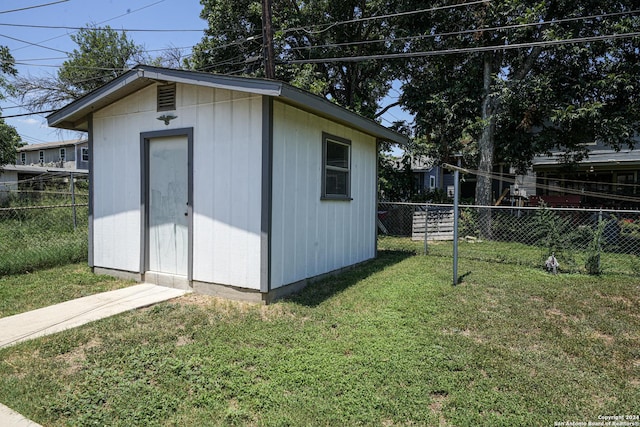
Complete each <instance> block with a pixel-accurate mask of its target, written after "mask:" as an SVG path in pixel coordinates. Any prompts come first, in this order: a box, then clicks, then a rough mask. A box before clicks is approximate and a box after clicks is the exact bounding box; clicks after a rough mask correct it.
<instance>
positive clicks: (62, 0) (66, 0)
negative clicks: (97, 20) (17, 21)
mask: <svg viewBox="0 0 640 427" xmlns="http://www.w3.org/2000/svg"><path fill="white" fill-rule="evenodd" d="M68 1H69V0H59V1H54V2H52V3H45V4H39V5H36V6H28V7H22V8H20V9H12V10H3V11H2V12H0V14H2V13H12V12H20V11H22V10H30V9H36V8H38V7H45V6H52V5H54V4H58V3H65V2H68Z"/></svg>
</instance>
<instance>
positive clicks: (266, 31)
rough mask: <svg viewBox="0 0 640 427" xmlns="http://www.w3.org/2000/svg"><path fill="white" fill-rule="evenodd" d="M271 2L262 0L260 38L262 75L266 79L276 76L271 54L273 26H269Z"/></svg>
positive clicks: (270, 0)
mask: <svg viewBox="0 0 640 427" xmlns="http://www.w3.org/2000/svg"><path fill="white" fill-rule="evenodd" d="M271 2H272V0H262V39H263V40H264V49H263V56H264V75H265V77H266V78H268V79H275V78H276V66H275V63H274V54H273V28H272V27H271Z"/></svg>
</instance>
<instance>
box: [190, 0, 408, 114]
mask: <svg viewBox="0 0 640 427" xmlns="http://www.w3.org/2000/svg"><path fill="white" fill-rule="evenodd" d="M201 4H202V5H203V10H202V14H201V17H202V18H203V19H205V20H206V21H207V22H208V28H207V29H206V30H205V37H204V38H203V39H202V41H201V42H200V43H199V44H198V45H197V46H195V47H194V53H193V56H192V58H191V59H190V61H189V65H190V67H191V68H194V69H197V70H202V71H211V72H218V73H227V74H228V73H232V74H233V73H237V74H244V75H251V76H261V77H262V76H264V71H263V66H262V59H263V53H262V51H263V35H262V4H261V2H260V1H256V0H238V1H233V2H231V1H227V0H201ZM395 8H396V2H395V1H392V0H369V1H365V0H311V1H297V0H274V1H273V28H274V51H275V56H276V58H275V61H276V78H277V79H279V80H282V81H286V82H290V83H292V84H293V85H295V86H297V87H300V88H303V89H306V90H309V91H311V92H313V93H316V94H318V95H321V96H324V97H326V98H328V99H331V100H333V101H335V102H336V103H338V104H340V105H342V106H344V107H346V108H349V109H351V110H354V111H356V112H359V113H360V114H362V115H364V116H367V117H371V118H373V117H374V116H375V114H376V111H377V110H378V105H379V103H380V101H381V100H382V98H383V97H384V96H385V95H386V93H387V92H388V90H389V88H390V83H391V81H392V80H393V76H394V73H395V69H394V65H395V64H394V63H393V62H391V61H376V60H373V59H372V60H366V61H358V62H350V61H333V60H332V61H326V62H319V63H297V62H296V61H308V60H316V59H322V58H332V57H340V56H363V55H364V56H371V55H376V54H379V53H383V52H385V53H386V52H388V51H389V46H388V45H387V44H385V43H384V40H388V39H390V38H393V35H394V31H395V30H394V28H393V27H391V26H390V25H388V22H387V21H386V20H384V19H371V20H368V19H367V18H369V17H372V16H380V15H384V14H385V13H387V12H388V11H389V10H394V9H395ZM370 39H375V40H379V41H380V42H379V43H373V44H371V43H364V44H362V43H358V41H362V40H370Z"/></svg>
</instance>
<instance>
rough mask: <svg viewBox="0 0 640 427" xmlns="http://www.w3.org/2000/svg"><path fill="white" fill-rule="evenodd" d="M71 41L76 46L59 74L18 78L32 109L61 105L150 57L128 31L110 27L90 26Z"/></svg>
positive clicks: (18, 89)
mask: <svg viewBox="0 0 640 427" xmlns="http://www.w3.org/2000/svg"><path fill="white" fill-rule="evenodd" d="M71 40H73V41H74V42H75V43H76V44H77V48H76V49H74V50H73V52H71V53H69V54H67V56H68V59H67V60H66V61H65V62H64V63H63V64H62V66H61V67H60V68H59V69H58V72H57V74H55V75H46V76H40V77H34V76H31V75H27V76H23V77H20V78H18V79H16V81H15V83H14V85H15V89H16V93H17V94H18V96H20V97H21V98H22V102H23V103H25V104H26V105H27V108H28V109H30V110H31V111H38V110H43V109H55V108H59V107H61V106H62V105H64V104H66V103H68V102H70V101H73V100H75V99H77V98H79V97H81V96H82V95H84V94H86V93H88V92H90V91H92V90H94V89H97V88H99V87H100V86H102V85H104V84H105V83H107V82H109V81H110V80H112V79H114V78H115V77H118V76H119V75H121V74H123V73H124V72H126V71H127V70H128V69H129V68H131V67H132V66H133V65H135V64H136V63H140V62H146V61H147V60H148V59H147V58H145V57H144V55H143V48H142V47H141V46H139V45H136V44H135V43H134V42H133V41H132V40H130V39H129V38H128V36H127V34H126V33H125V32H119V31H116V30H113V29H111V27H109V26H106V27H97V26H95V25H88V26H87V28H84V29H81V30H80V31H78V33H76V34H72V35H71Z"/></svg>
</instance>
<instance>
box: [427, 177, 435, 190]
mask: <svg viewBox="0 0 640 427" xmlns="http://www.w3.org/2000/svg"><path fill="white" fill-rule="evenodd" d="M435 188H436V177H435V176H433V175H429V190H434V189H435Z"/></svg>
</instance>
